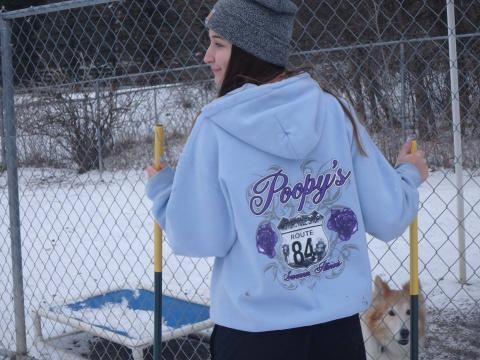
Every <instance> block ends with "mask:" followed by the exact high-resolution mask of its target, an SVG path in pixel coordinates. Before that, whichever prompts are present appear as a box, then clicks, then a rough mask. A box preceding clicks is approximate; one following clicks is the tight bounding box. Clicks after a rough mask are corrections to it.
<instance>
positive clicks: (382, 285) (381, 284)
mask: <svg viewBox="0 0 480 360" xmlns="http://www.w3.org/2000/svg"><path fill="white" fill-rule="evenodd" d="M374 282H375V293H376V294H381V295H383V296H385V295H387V294H388V293H390V291H391V289H390V286H388V284H387V283H386V282H385V281H383V280H382V278H381V277H380V276H378V275H377V276H375V280H374Z"/></svg>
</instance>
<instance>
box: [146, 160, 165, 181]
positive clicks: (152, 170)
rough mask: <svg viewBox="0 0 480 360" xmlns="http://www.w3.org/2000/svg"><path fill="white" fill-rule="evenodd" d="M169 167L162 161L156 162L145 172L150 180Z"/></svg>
mask: <svg viewBox="0 0 480 360" xmlns="http://www.w3.org/2000/svg"><path fill="white" fill-rule="evenodd" d="M166 166H167V164H166V163H163V162H161V161H158V162H155V163H153V164H152V165H149V166H147V167H146V168H145V171H146V172H147V175H148V178H151V177H152V176H154V175H155V174H156V173H158V172H159V171H161V170H162V169H163V168H165V167H166Z"/></svg>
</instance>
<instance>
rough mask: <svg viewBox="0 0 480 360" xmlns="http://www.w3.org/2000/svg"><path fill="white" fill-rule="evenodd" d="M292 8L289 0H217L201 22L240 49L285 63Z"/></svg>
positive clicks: (291, 22) (294, 6)
mask: <svg viewBox="0 0 480 360" xmlns="http://www.w3.org/2000/svg"><path fill="white" fill-rule="evenodd" d="M296 11H297V6H296V5H295V4H294V3H292V2H291V1H289V0H219V1H218V2H217V3H216V4H215V6H214V7H213V10H212V12H211V13H210V15H208V17H207V19H206V20H205V25H206V26H207V28H208V29H210V30H213V31H215V32H216V33H218V34H220V35H221V36H223V37H224V38H225V39H226V40H228V41H230V42H231V43H232V44H234V45H236V46H238V47H239V48H241V49H242V50H245V51H247V52H249V53H250V54H253V55H255V56H257V57H259V58H260V59H262V60H265V61H267V62H269V63H272V64H275V65H280V66H285V64H286V63H287V59H288V53H289V47H290V40H291V38H292V29H293V20H294V18H295V13H296Z"/></svg>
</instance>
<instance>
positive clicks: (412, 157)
mask: <svg viewBox="0 0 480 360" xmlns="http://www.w3.org/2000/svg"><path fill="white" fill-rule="evenodd" d="M406 162H408V163H410V164H413V165H414V166H415V167H416V168H417V169H418V171H419V172H420V177H421V178H422V182H424V181H425V180H426V179H427V177H428V165H427V159H425V153H424V152H423V151H422V150H417V151H415V152H413V153H412V141H407V142H406V143H405V144H403V145H402V147H401V148H400V152H399V153H398V157H397V165H398V164H400V163H406Z"/></svg>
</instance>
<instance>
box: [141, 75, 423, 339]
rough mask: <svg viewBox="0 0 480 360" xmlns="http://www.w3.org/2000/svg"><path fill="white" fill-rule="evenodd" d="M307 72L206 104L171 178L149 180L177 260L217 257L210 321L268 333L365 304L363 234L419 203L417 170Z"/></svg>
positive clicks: (385, 236)
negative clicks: (383, 146) (387, 151)
mask: <svg viewBox="0 0 480 360" xmlns="http://www.w3.org/2000/svg"><path fill="white" fill-rule="evenodd" d="M358 129H359V132H360V137H361V142H362V145H363V147H364V149H365V150H366V152H367V154H368V156H363V155H361V154H360V153H359V150H358V146H357V144H356V142H355V141H354V139H353V127H352V124H351V122H350V120H348V118H347V116H346V114H345V113H344V111H343V109H342V107H341V106H340V104H339V102H338V101H337V99H335V98H334V97H333V96H331V95H329V94H327V93H325V92H324V91H322V90H321V89H320V87H319V86H318V85H317V83H316V82H315V81H313V80H312V79H311V78H310V76H309V75H308V74H300V75H297V76H294V77H291V78H288V79H286V80H282V81H279V82H275V83H271V84H267V85H262V86H255V85H251V84H247V85H244V86H243V87H242V88H240V89H237V90H235V91H233V92H231V93H229V94H227V95H225V96H223V97H221V98H218V99H216V100H214V101H213V102H211V103H210V104H208V105H207V106H205V107H204V108H203V111H202V113H201V115H200V116H199V118H198V119H197V121H196V124H195V126H194V128H193V130H192V133H191V135H190V137H189V139H188V141H187V143H186V145H185V147H184V150H183V153H182V155H181V157H180V160H179V162H178V165H177V168H176V172H175V173H174V172H173V170H172V169H170V168H166V169H164V170H162V171H160V172H159V173H158V174H156V175H155V176H154V177H152V178H151V179H150V180H149V183H148V184H147V195H148V197H149V198H150V199H152V201H153V214H154V216H155V218H156V219H157V221H158V222H159V223H160V224H161V226H162V227H163V229H164V230H165V231H166V234H167V240H168V242H169V244H170V246H171V247H172V249H173V251H174V252H175V253H176V254H179V255H187V256H195V257H203V256H214V257H215V264H214V269H213V274H212V283H211V318H212V320H213V321H214V322H215V323H217V324H220V325H223V326H227V327H231V328H235V329H239V330H245V331H268V330H279V329H288V328H294V327H300V326H307V325H313V324H318V323H323V322H327V321H331V320H334V319H338V318H342V317H346V316H350V315H352V314H355V313H359V312H361V311H363V310H364V309H366V308H367V307H368V305H369V303H370V300H371V299H370V297H371V272H370V263H369V259H368V252H367V244H366V237H365V234H366V233H370V234H372V235H373V236H375V237H377V238H379V239H382V240H385V241H388V240H391V239H393V238H395V237H398V236H399V235H401V234H402V233H403V231H404V230H405V229H406V227H407V226H408V224H409V223H410V222H411V220H412V219H413V217H414V216H415V214H416V212H417V208H418V191H417V187H418V186H419V185H420V183H421V179H420V174H419V172H418V171H417V169H416V168H415V167H414V166H413V165H411V164H401V165H399V166H398V167H397V168H396V169H394V168H392V166H391V165H390V164H389V163H388V162H387V161H386V159H385V158H384V157H383V155H382V154H381V153H380V151H379V150H378V149H377V147H376V146H375V145H374V143H373V142H372V140H371V139H370V137H369V136H368V134H367V133H366V131H365V129H364V128H363V127H362V126H361V125H358Z"/></svg>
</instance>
